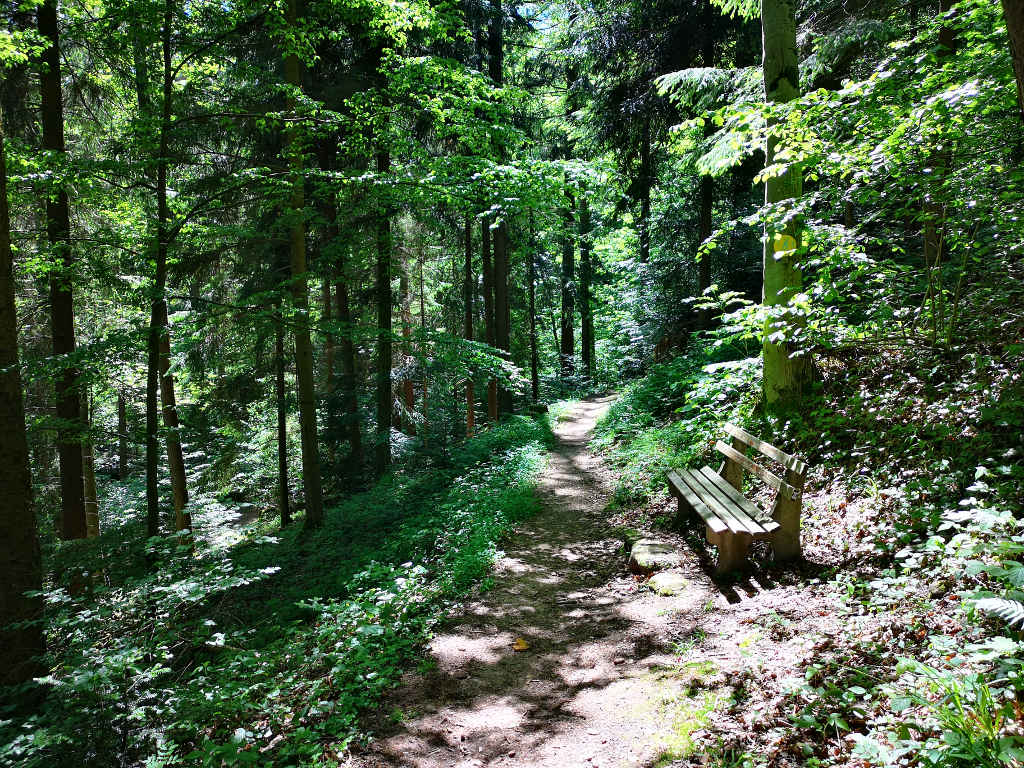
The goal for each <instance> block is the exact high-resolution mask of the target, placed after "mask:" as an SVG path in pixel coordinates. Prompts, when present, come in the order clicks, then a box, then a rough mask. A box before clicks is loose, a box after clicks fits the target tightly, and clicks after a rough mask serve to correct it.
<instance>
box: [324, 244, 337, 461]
mask: <svg viewBox="0 0 1024 768" xmlns="http://www.w3.org/2000/svg"><path fill="white" fill-rule="evenodd" d="M328 231H329V232H330V231H331V227H330V226H328ZM323 270H324V274H323V278H322V282H321V285H320V300H321V301H322V302H323V307H322V310H321V311H322V312H323V318H324V322H325V323H326V324H327V325H328V326H329V325H330V323H331V314H332V309H333V304H334V300H333V298H332V297H331V275H330V273H331V268H330V265H329V264H324V265H323ZM324 354H325V357H326V361H325V371H324V392H325V393H326V397H325V398H324V400H325V401H326V402H327V403H330V402H332V400H333V395H334V390H335V383H334V332H333V331H328V332H327V333H325V334H324ZM335 442H336V441H335V440H334V438H333V437H332V438H331V440H330V441H329V442H328V443H327V464H328V466H330V467H334V465H335V463H336V462H337V458H338V457H337V452H336V451H335V449H334V446H335Z"/></svg>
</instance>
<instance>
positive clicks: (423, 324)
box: [418, 248, 430, 446]
mask: <svg viewBox="0 0 1024 768" xmlns="http://www.w3.org/2000/svg"><path fill="white" fill-rule="evenodd" d="M418 263H419V268H420V332H421V334H422V338H423V340H424V341H426V338H427V310H426V293H427V287H426V284H425V283H424V282H423V250H422V248H421V250H420V254H419V259H418ZM420 354H421V355H422V356H424V360H425V356H426V351H425V350H424V349H423V348H422V347H421V348H420ZM427 384H428V382H427V374H426V366H424V373H423V382H422V387H423V432H422V435H423V445H424V446H425V445H426V444H427V434H428V429H429V427H430V416H429V411H428V410H427Z"/></svg>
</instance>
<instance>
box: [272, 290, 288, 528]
mask: <svg viewBox="0 0 1024 768" xmlns="http://www.w3.org/2000/svg"><path fill="white" fill-rule="evenodd" d="M284 366H285V361H284V318H283V317H281V302H280V301H278V302H277V309H276V311H275V312H274V368H275V373H276V374H277V375H276V376H275V379H274V401H275V403H276V404H277V508H278V510H279V511H280V513H281V527H282V528H283V527H285V526H286V525H288V524H289V523H291V521H292V511H291V506H290V505H289V503H288V403H287V401H286V399H285V384H284Z"/></svg>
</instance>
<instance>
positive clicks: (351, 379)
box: [335, 251, 363, 475]
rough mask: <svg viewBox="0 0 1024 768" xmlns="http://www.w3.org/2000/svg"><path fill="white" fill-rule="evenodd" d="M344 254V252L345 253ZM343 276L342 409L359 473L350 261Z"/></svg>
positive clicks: (339, 291)
mask: <svg viewBox="0 0 1024 768" xmlns="http://www.w3.org/2000/svg"><path fill="white" fill-rule="evenodd" d="M341 253H342V254H344V252H343V251H342V252H341ZM338 273H339V274H340V275H341V279H340V280H339V281H338V283H337V285H336V286H335V296H336V297H337V302H338V323H339V324H340V325H341V327H342V335H341V390H342V410H343V411H344V418H345V432H346V434H347V435H348V445H349V453H350V456H349V459H350V462H349V463H350V465H351V469H352V474H353V475H358V474H359V469H360V467H362V465H363V439H362V432H361V431H360V429H359V399H358V397H357V393H356V345H355V342H353V341H352V310H351V308H350V307H349V300H348V274H347V272H346V263H345V261H341V262H339V264H338Z"/></svg>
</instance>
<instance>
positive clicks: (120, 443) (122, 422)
mask: <svg viewBox="0 0 1024 768" xmlns="http://www.w3.org/2000/svg"><path fill="white" fill-rule="evenodd" d="M127 476H128V403H127V399H126V398H125V396H124V390H122V389H118V390H117V479H118V480H124V479H125V478H126V477H127Z"/></svg>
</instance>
